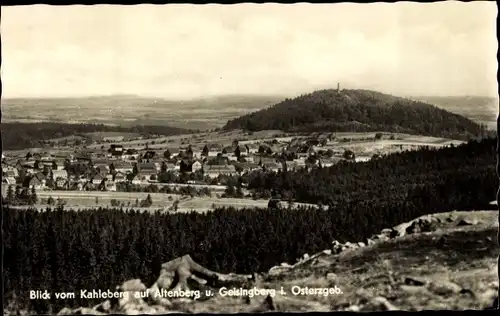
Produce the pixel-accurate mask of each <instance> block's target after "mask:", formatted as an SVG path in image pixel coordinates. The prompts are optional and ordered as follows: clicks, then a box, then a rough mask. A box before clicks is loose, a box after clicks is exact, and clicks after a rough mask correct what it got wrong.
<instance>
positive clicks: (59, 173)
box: [51, 170, 68, 180]
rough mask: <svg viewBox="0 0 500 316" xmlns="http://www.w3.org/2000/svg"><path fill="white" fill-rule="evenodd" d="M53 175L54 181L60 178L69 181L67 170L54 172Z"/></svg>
mask: <svg viewBox="0 0 500 316" xmlns="http://www.w3.org/2000/svg"><path fill="white" fill-rule="evenodd" d="M51 175H52V179H54V180H56V179H58V178H61V179H64V180H68V172H67V171H66V170H52V172H51Z"/></svg>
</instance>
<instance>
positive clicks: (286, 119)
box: [224, 89, 482, 139]
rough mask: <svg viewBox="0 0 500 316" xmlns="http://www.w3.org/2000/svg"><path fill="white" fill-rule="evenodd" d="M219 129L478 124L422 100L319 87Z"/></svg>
mask: <svg viewBox="0 0 500 316" xmlns="http://www.w3.org/2000/svg"><path fill="white" fill-rule="evenodd" d="M224 129H226V130H230V129H245V130H249V131H259V130H285V131H290V132H294V131H295V132H322V131H337V132H370V131H385V132H403V133H410V134H420V135H426V136H435V137H450V138H458V139H464V138H470V137H474V136H478V135H480V134H481V132H482V126H480V125H479V124H477V123H475V122H473V121H472V120H470V119H468V118H465V117H463V116H461V115H458V114H454V113H451V112H448V111H446V110H443V109H440V108H438V107H436V106H433V105H431V104H428V103H424V102H421V101H414V100H410V99H404V98H400V97H395V96H392V95H388V94H383V93H379V92H375V91H369V90H341V91H340V92H337V90H331V89H330V90H320V91H315V92H313V93H310V94H306V95H301V96H299V97H296V98H294V99H285V100H284V101H282V102H280V103H278V104H276V105H274V106H272V107H270V108H267V109H264V110H260V111H257V112H254V113H251V114H248V115H244V116H241V117H239V118H236V119H233V120H230V121H228V123H227V124H226V125H225V126H224Z"/></svg>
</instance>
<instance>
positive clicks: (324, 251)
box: [322, 249, 332, 256]
mask: <svg viewBox="0 0 500 316" xmlns="http://www.w3.org/2000/svg"><path fill="white" fill-rule="evenodd" d="M322 252H323V254H325V255H328V256H329V255H331V254H332V251H331V250H330V249H326V250H323V251H322Z"/></svg>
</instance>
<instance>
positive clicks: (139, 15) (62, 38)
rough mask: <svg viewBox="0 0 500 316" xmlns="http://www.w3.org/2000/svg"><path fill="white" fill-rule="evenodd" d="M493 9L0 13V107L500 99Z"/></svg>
mask: <svg viewBox="0 0 500 316" xmlns="http://www.w3.org/2000/svg"><path fill="white" fill-rule="evenodd" d="M496 15H497V6H496V3H495V2H494V1H484V2H483V1H473V2H455V1H446V2H438V3H427V4H425V3H411V2H399V3H392V4H391V3H374V4H353V3H341V4H339V3H337V4H305V3H299V4H236V5H215V4H214V5H192V4H171V5H134V6H118V5H94V6H77V5H73V6H48V5H33V6H17V7H3V8H2V20H1V36H2V38H1V39H2V68H1V76H2V83H3V97H4V98H9V97H62V96H65V97H81V96H95V95H112V94H134V95H141V96H155V97H164V98H170V99H192V98H198V97H206V96H220V95H228V94H230V95H235V94H259V95H287V96H295V95H299V94H302V93H307V92H312V91H314V90H316V89H324V88H336V86H337V82H339V83H340V85H341V88H349V89H357V88H362V89H372V90H377V91H381V92H386V93H392V94H395V95H400V96H418V95H434V96H448V95H481V96H494V97H496V96H497V90H498V88H497V79H496V72H497V68H498V64H497V58H496V53H497V48H498V44H497V39H496Z"/></svg>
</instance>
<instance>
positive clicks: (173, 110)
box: [2, 90, 498, 130]
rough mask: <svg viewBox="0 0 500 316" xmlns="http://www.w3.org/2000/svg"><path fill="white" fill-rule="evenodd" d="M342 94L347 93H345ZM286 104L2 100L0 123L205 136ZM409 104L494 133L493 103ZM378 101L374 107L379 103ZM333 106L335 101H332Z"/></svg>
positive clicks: (241, 99)
mask: <svg viewBox="0 0 500 316" xmlns="http://www.w3.org/2000/svg"><path fill="white" fill-rule="evenodd" d="M320 91H323V92H320ZM320 91H316V92H313V94H314V95H318V93H320V94H321V93H323V94H324V93H325V92H324V91H329V90H320ZM331 91H334V90H331ZM343 91H344V93H346V92H345V91H347V90H343ZM352 91H367V90H352ZM359 93H361V92H358V94H359ZM373 93H374V96H373V97H374V98H376V99H377V98H380V100H379V101H380V102H385V101H383V100H386V99H387V100H389V102H393V101H394V100H398V99H397V98H396V97H393V96H389V95H385V94H381V93H375V92H373ZM303 97H304V96H302V98H303ZM299 98H300V97H299ZM287 99H288V98H287V96H281V95H270V96H269V95H263V96H258V95H227V96H219V97H207V98H199V99H192V100H184V101H183V100H168V99H164V98H152V97H142V96H137V95H126V94H124V95H110V96H94V97H75V98H10V99H3V100H2V122H25V123H30V122H59V123H98V124H105V125H120V126H124V127H131V126H136V125H168V126H172V127H178V128H185V129H199V130H208V129H214V128H220V127H223V126H228V125H227V122H228V121H229V120H234V119H236V118H239V117H242V116H245V115H247V114H249V113H254V112H257V111H260V110H263V109H267V108H269V107H271V106H273V105H278V104H282V103H283V102H285V101H284V100H287ZM296 99H297V98H294V99H292V100H296ZM412 99H414V100H419V101H423V102H425V103H430V104H433V105H436V106H438V107H440V108H443V109H446V110H448V111H450V112H452V113H456V114H460V115H463V116H465V117H467V118H469V119H471V120H473V121H475V122H477V123H483V124H486V125H487V126H488V127H489V128H490V129H495V128H496V125H495V123H496V117H497V114H498V100H497V99H496V98H492V97H482V96H478V97H475V96H472V97H470V96H450V97H433V96H424V97H412ZM390 100H393V101H390ZM299 101H300V100H299ZM340 101H342V100H340ZM379 101H376V102H375V103H380V102H379ZM321 102H323V101H321ZM327 102H330V101H327ZM332 102H333V103H335V102H337V101H334V100H331V103H332ZM333 103H332V104H333ZM335 104H338V102H337V103H335ZM355 104H356V101H354V103H353V101H352V100H351V101H349V100H347V98H345V106H348V105H355ZM314 106H317V105H314ZM361 123H362V122H361ZM232 124H236V123H232ZM317 124H321V122H318V123H317ZM355 124H356V123H355ZM358 125H359V124H358Z"/></svg>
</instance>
